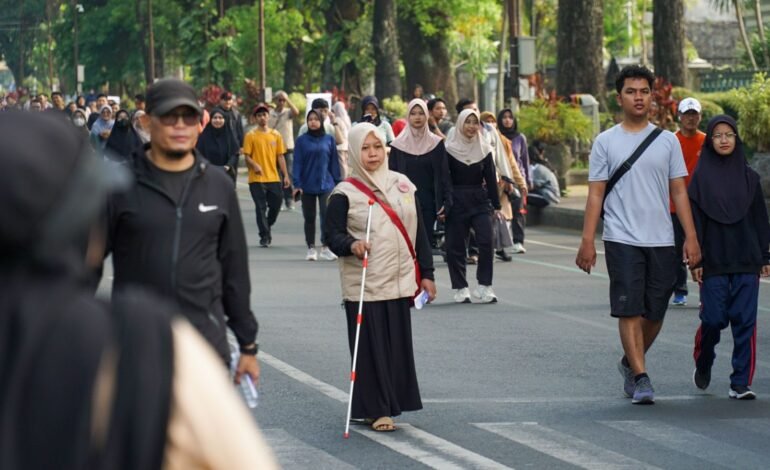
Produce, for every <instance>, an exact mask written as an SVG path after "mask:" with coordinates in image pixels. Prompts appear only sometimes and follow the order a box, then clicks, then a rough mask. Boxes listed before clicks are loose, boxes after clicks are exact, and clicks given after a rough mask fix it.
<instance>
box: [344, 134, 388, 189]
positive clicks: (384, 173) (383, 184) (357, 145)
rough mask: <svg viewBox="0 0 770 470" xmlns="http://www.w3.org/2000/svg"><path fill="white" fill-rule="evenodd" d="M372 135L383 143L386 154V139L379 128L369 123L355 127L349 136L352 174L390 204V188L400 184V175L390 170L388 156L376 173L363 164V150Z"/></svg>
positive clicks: (349, 161)
mask: <svg viewBox="0 0 770 470" xmlns="http://www.w3.org/2000/svg"><path fill="white" fill-rule="evenodd" d="M369 134H372V135H374V136H375V137H377V139H379V140H380V142H382V151H383V153H385V146H386V144H385V138H384V137H383V136H382V134H381V133H380V132H378V131H377V128H376V127H375V126H374V125H373V124H370V123H368V122H362V123H359V124H356V125H354V126H353V128H352V129H351V130H350V134H349V136H348V141H349V143H350V145H349V150H348V151H349V152H350V153H349V154H348V164H349V165H350V174H351V176H353V177H354V178H356V179H358V180H360V181H362V182H363V183H364V184H366V185H367V186H369V187H370V188H371V189H372V190H373V191H375V192H379V193H380V196H379V197H381V198H382V199H384V200H385V201H387V202H388V203H390V201H388V198H387V194H388V191H387V190H388V188H390V187H391V186H393V185H394V184H398V173H396V172H393V171H390V170H389V169H388V162H387V155H386V156H385V159H384V160H383V161H382V165H380V167H379V168H377V169H376V170H374V171H368V170H366V169H365V168H364V166H363V165H362V164H361V148H362V147H363V146H364V141H365V140H366V137H367V136H368V135H369Z"/></svg>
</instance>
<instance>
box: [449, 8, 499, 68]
mask: <svg viewBox="0 0 770 470" xmlns="http://www.w3.org/2000/svg"><path fill="white" fill-rule="evenodd" d="M458 3H459V5H458V8H457V16H455V17H454V20H453V22H452V23H453V29H452V31H451V32H450V33H449V51H450V52H451V53H452V54H453V56H454V58H455V60H456V61H458V62H460V63H463V64H465V66H466V67H467V69H468V71H469V72H470V73H471V75H473V77H474V78H475V79H476V80H483V79H484V77H486V69H487V66H488V65H489V63H490V62H491V61H493V60H494V59H495V57H496V56H497V43H495V41H494V35H495V33H496V31H499V28H500V25H498V24H497V23H500V21H499V18H501V15H502V13H501V7H500V4H499V3H497V2H490V1H483V2H458Z"/></svg>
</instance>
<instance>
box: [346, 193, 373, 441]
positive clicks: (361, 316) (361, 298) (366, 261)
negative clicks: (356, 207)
mask: <svg viewBox="0 0 770 470" xmlns="http://www.w3.org/2000/svg"><path fill="white" fill-rule="evenodd" d="M373 206H374V200H373V199H369V215H368V216H367V217H366V243H367V244H368V243H369V231H370V229H371V227H372V207H373ZM368 264H369V250H365V251H364V262H363V265H364V269H363V270H362V271H361V293H360V295H359V297H358V299H359V300H358V315H357V316H356V342H355V345H354V346H353V367H352V368H351V369H350V398H349V399H348V416H347V419H346V420H345V434H344V438H345V439H347V438H349V437H350V432H349V431H350V413H351V411H352V410H353V386H354V385H355V383H356V360H357V359H358V338H359V336H360V335H361V323H362V322H363V320H364V312H363V310H364V286H365V285H366V267H367V265H368Z"/></svg>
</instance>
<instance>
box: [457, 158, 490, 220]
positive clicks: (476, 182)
mask: <svg viewBox="0 0 770 470" xmlns="http://www.w3.org/2000/svg"><path fill="white" fill-rule="evenodd" d="M447 156H448V157H449V158H447V160H449V174H450V176H451V182H452V186H453V187H466V188H467V187H473V186H478V187H479V188H481V187H484V186H486V191H487V196H488V197H489V202H490V203H491V204H492V207H493V208H495V209H496V210H500V198H499V196H498V194H497V176H496V174H495V162H494V160H492V154H491V153H490V154H489V155H487V156H486V157H484V159H483V160H481V161H480V162H477V163H473V164H471V165H466V164H465V163H462V162H460V161H458V160H457V159H456V158H454V157H452V156H451V155H450V154H449V153H447ZM455 202H456V201H455Z"/></svg>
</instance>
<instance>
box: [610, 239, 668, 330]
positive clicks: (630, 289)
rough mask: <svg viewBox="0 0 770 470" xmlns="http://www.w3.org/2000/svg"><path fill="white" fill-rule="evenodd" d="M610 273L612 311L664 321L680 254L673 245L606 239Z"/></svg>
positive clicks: (612, 313) (614, 315) (619, 314)
mask: <svg viewBox="0 0 770 470" xmlns="http://www.w3.org/2000/svg"><path fill="white" fill-rule="evenodd" d="M604 252H605V259H606V260H607V272H608V274H609V276H610V314H611V315H612V316H613V317H636V316H639V315H641V316H643V317H644V318H646V319H648V320H651V321H659V320H663V317H664V316H665V315H666V310H667V309H668V301H669V299H670V298H671V294H672V293H673V292H674V286H675V284H676V268H677V267H678V266H679V264H681V262H682V260H681V257H680V256H677V254H676V248H674V247H673V246H663V247H640V246H632V245H626V244H623V243H617V242H610V241H605V242H604Z"/></svg>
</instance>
